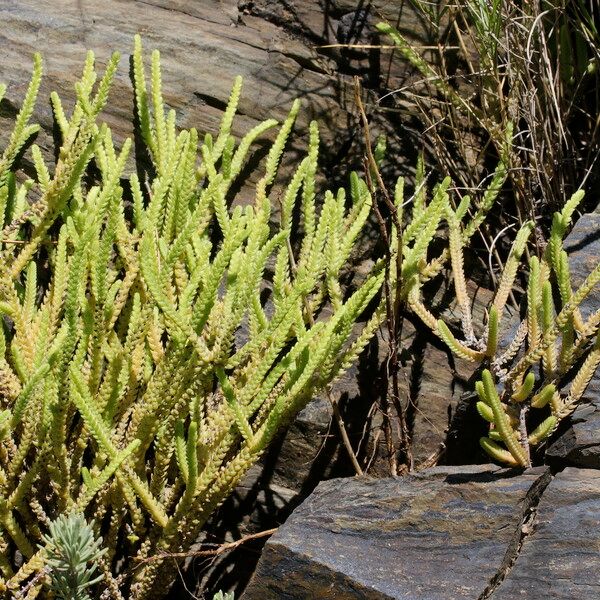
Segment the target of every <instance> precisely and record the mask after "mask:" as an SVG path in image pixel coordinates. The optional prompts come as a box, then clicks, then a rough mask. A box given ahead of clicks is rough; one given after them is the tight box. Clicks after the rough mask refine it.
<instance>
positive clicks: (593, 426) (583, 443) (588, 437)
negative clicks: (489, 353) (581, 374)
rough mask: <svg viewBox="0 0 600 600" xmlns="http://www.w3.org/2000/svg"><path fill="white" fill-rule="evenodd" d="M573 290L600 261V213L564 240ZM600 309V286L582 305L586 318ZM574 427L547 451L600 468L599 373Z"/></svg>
mask: <svg viewBox="0 0 600 600" xmlns="http://www.w3.org/2000/svg"><path fill="white" fill-rule="evenodd" d="M564 246H565V250H566V251H567V252H568V254H569V266H570V270H571V278H572V280H573V289H577V288H578V287H579V286H580V285H581V284H582V283H583V281H584V280H585V278H586V277H587V276H588V275H589V274H590V272H591V271H592V270H593V269H594V267H595V266H596V265H597V264H598V260H600V214H598V213H591V214H586V215H583V216H582V217H581V218H580V219H579V221H577V223H576V224H575V227H573V230H572V231H571V233H570V234H569V235H568V236H567V239H566V240H565V244H564ZM598 309H600V286H596V288H595V289H594V290H592V292H591V294H590V295H589V296H588V297H587V298H586V299H585V300H584V301H583V303H582V305H581V314H582V316H583V317H584V318H585V319H587V318H589V316H590V315H591V314H592V313H594V312H595V311H597V310H598ZM571 424H572V426H571V427H570V428H569V429H568V430H567V431H566V432H565V433H564V434H563V435H562V436H561V437H560V438H559V439H558V440H557V441H556V442H554V444H552V446H550V447H549V448H548V450H547V451H546V455H547V457H548V458H549V459H550V460H551V461H553V462H556V463H559V464H567V465H574V466H580V467H591V468H594V469H599V468H600V373H598V372H596V374H595V375H594V377H593V378H592V380H591V381H590V383H589V385H588V388H587V390H586V392H585V394H584V397H583V398H582V401H581V404H580V406H579V407H578V408H577V409H576V410H575V412H574V413H573V415H572V417H571Z"/></svg>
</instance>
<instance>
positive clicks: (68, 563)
mask: <svg viewBox="0 0 600 600" xmlns="http://www.w3.org/2000/svg"><path fill="white" fill-rule="evenodd" d="M49 530H50V533H49V534H47V535H44V536H42V537H43V540H44V542H45V546H44V547H43V549H42V552H43V554H44V555H45V556H44V561H45V563H46V566H47V568H48V573H49V579H50V589H51V590H52V591H53V592H54V594H55V595H56V598H57V599H58V600H89V598H90V596H89V595H88V593H87V592H86V590H87V588H89V587H91V586H92V585H94V584H95V583H98V582H99V581H100V580H101V579H102V575H99V576H97V577H94V574H95V573H96V571H97V569H98V565H97V561H98V560H99V559H100V558H101V557H102V555H103V554H104V553H105V552H106V548H104V549H101V547H100V546H101V544H102V539H101V538H99V539H95V538H94V531H93V529H92V527H91V526H90V525H88V523H86V521H85V518H84V517H83V515H81V514H79V513H71V514H69V515H65V514H63V515H59V516H58V518H57V519H56V520H55V521H52V522H51V523H50V525H49Z"/></svg>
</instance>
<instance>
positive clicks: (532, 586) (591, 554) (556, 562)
mask: <svg viewBox="0 0 600 600" xmlns="http://www.w3.org/2000/svg"><path fill="white" fill-rule="evenodd" d="M599 549H600V472H599V471H596V470H592V469H575V468H567V469H565V470H564V471H563V472H562V473H559V474H558V475H557V476H556V477H555V478H554V479H553V480H552V481H551V482H550V485H549V486H548V487H547V488H546V490H545V491H544V493H543V495H542V498H541V500H540V503H539V505H538V508H537V515H536V519H535V521H534V523H533V528H532V532H531V533H530V534H529V535H528V536H527V537H526V538H525V539H524V541H523V545H522V547H521V550H520V552H519V553H518V557H517V560H516V562H515V564H514V566H513V567H512V569H511V570H510V572H509V573H508V574H507V576H506V578H505V580H504V581H503V582H502V584H501V585H500V586H499V587H498V590H497V591H496V593H494V594H493V595H492V596H491V597H492V599H493V600H516V599H518V598H526V599H527V600H537V599H538V598H539V599H540V600H546V599H547V600H550V599H558V598H560V599H562V600H579V599H581V600H591V599H592V598H599V597H600V579H599V578H598V572H599V570H600V552H599Z"/></svg>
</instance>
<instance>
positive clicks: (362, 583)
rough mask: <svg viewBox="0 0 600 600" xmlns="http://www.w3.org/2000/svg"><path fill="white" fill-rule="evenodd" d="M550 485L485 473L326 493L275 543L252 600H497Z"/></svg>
mask: <svg viewBox="0 0 600 600" xmlns="http://www.w3.org/2000/svg"><path fill="white" fill-rule="evenodd" d="M549 480H550V473H549V471H548V470H547V469H545V468H543V467H542V468H537V469H532V470H530V471H528V472H527V473H525V474H523V475H520V476H516V477H515V476H514V472H512V471H510V470H506V469H500V468H499V467H495V466H493V465H477V466H469V467H437V468H434V469H429V470H427V471H423V472H422V473H419V474H415V475H410V476H406V477H403V478H392V479H379V480H369V479H343V480H340V479H337V480H331V481H328V482H324V483H321V484H320V485H319V486H318V487H317V489H316V490H315V492H314V493H313V494H312V495H311V496H310V497H309V498H308V499H307V500H306V501H305V502H304V504H302V505H301V506H300V507H299V508H298V509H296V511H295V512H294V513H293V514H292V516H291V517H290V518H289V519H288V521H287V522H286V523H285V525H283V526H282V527H280V529H279V531H278V532H277V533H276V534H275V535H274V536H273V537H272V538H271V539H270V540H269V542H268V543H267V545H266V546H265V549H264V551H263V555H262V558H261V560H260V562H259V565H258V568H257V571H256V573H255V575H254V578H253V580H252V581H251V583H250V586H249V587H248V588H247V590H246V593H245V594H244V596H243V598H244V600H255V599H256V600H259V599H260V600H270V599H273V600H275V599H281V598H288V599H292V598H293V599H298V600H300V599H307V600H308V599H309V598H310V599H313V598H320V599H328V598H331V599H333V598H344V599H350V598H357V599H358V598H367V599H373V600H375V599H387V598H398V599H403V600H421V599H423V600H426V599H427V600H453V599H457V600H458V599H463V598H464V599H468V600H475V599H476V598H480V597H481V598H483V597H489V594H491V593H494V590H495V589H496V588H497V585H498V582H499V581H501V580H502V578H503V576H504V574H505V573H506V571H507V570H508V569H509V567H510V564H511V563H512V562H513V560H514V558H515V556H517V553H518V550H519V547H520V545H521V542H522V538H523V535H524V534H523V531H524V529H525V530H526V525H527V523H528V522H529V521H530V516H531V514H532V513H533V512H534V511H535V507H536V505H537V502H538V499H539V496H540V494H541V493H542V492H543V490H544V487H545V486H546V485H547V484H548V482H549ZM524 526H525V527H524ZM517 562H518V561H517ZM498 589H499V588H498ZM484 594H486V596H484ZM527 598H529V600H532V599H533V598H534V597H533V596H527Z"/></svg>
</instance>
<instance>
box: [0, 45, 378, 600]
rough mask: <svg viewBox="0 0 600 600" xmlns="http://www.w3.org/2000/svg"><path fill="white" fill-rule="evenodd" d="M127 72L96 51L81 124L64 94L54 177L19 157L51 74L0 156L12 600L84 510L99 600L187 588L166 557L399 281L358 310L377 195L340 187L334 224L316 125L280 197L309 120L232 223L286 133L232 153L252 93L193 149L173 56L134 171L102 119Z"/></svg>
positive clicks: (349, 347)
mask: <svg viewBox="0 0 600 600" xmlns="http://www.w3.org/2000/svg"><path fill="white" fill-rule="evenodd" d="M118 61H119V57H118V55H114V56H113V57H112V58H111V60H110V61H109V63H108V65H107V68H106V71H105V73H104V75H103V76H102V77H101V78H98V75H97V74H96V71H95V69H94V57H93V54H91V53H89V54H88V57H87V60H86V62H85V66H84V70H83V75H82V78H81V80H80V81H79V82H78V83H77V84H76V86H75V91H76V102H75V106H74V107H73V109H72V111H71V112H70V113H68V112H67V111H66V109H65V107H64V106H63V104H62V103H61V101H60V99H59V97H58V95H56V94H55V93H54V94H52V96H51V100H52V107H53V110H54V116H55V119H56V123H57V126H58V130H59V132H60V136H61V146H60V149H59V152H58V155H57V156H58V159H57V161H56V163H55V164H53V165H48V164H47V163H46V161H45V160H44V157H43V154H42V152H41V150H40V148H38V147H37V146H36V145H35V144H34V145H32V146H31V148H30V150H28V152H30V155H31V159H32V162H33V165H34V167H35V175H34V177H33V178H31V179H25V180H21V179H17V177H16V176H15V172H16V169H17V167H18V165H17V164H16V163H15V160H16V159H17V158H18V156H19V154H20V153H21V152H22V151H23V150H25V149H26V148H27V144H28V143H29V141H30V137H31V135H32V134H33V133H34V132H35V131H36V129H37V126H34V125H29V119H30V117H31V115H32V111H33V106H34V102H35V98H36V95H37V91H38V88H39V83H40V79H41V74H42V64H41V59H40V58H39V57H37V56H36V58H35V63H34V74H33V78H32V82H31V85H30V87H29V90H28V92H27V95H26V98H25V101H24V103H23V107H22V109H21V111H20V113H19V114H18V116H17V119H16V124H15V129H14V131H13V134H12V136H11V137H10V140H9V142H8V145H7V147H6V148H5V150H4V153H3V155H2V158H1V159H0V316H1V317H0V318H1V319H2V321H1V323H0V572H1V577H0V587H1V588H2V589H3V590H7V589H8V590H12V591H15V590H18V589H22V588H23V587H24V586H27V585H28V584H32V581H34V579H35V576H36V573H39V572H41V570H43V569H45V568H46V567H47V566H48V557H47V554H46V553H45V552H44V551H40V550H36V545H37V544H40V543H41V542H42V541H43V540H44V533H43V532H44V531H47V529H48V527H50V522H51V521H52V520H54V519H56V518H58V517H59V515H61V514H70V513H74V512H75V513H79V514H84V515H85V516H86V518H89V519H90V520H91V521H93V523H94V526H93V527H94V532H95V534H96V535H98V536H99V535H101V536H102V539H103V542H102V545H103V548H104V549H105V551H106V552H105V554H104V556H103V557H102V563H103V564H104V565H108V568H107V569H103V574H104V575H105V582H104V585H105V586H108V588H109V589H110V590H111V593H112V594H113V595H114V596H115V597H118V595H119V594H121V593H123V594H124V595H125V596H126V597H128V598H130V599H131V600H143V599H145V598H150V597H155V596H156V595H157V594H160V593H162V592H163V591H164V590H165V586H166V585H167V584H168V583H169V582H170V581H171V580H172V578H173V574H172V568H171V566H170V562H169V561H168V560H167V559H166V558H165V556H166V555H167V554H168V553H169V552H181V551H186V550H187V549H189V548H190V546H191V544H192V543H193V542H194V541H195V540H196V539H197V536H198V534H199V532H200V530H201V529H202V527H203V525H204V524H205V523H206V521H207V519H208V518H209V517H210V515H211V514H212V513H213V511H214V510H215V508H216V507H217V506H218V505H219V504H220V503H221V502H222V501H223V500H224V499H225V498H226V497H227V495H228V494H229V493H230V492H231V491H232V489H233V488H234V487H235V485H236V484H237V482H238V481H239V480H240V478H241V477H242V476H243V475H244V474H245V473H246V471H247V470H248V469H249V467H250V466H251V465H252V464H254V463H255V462H256V461H257V460H258V458H259V457H260V456H261V454H262V453H263V451H264V450H265V448H266V447H267V446H268V444H269V443H270V442H271V440H272V439H273V438H274V436H275V435H276V433H277V432H278V431H279V430H280V429H281V427H283V426H284V425H285V424H286V423H288V422H289V421H290V420H291V419H292V418H293V417H294V415H295V414H296V413H297V412H298V411H299V410H300V409H301V408H302V407H303V406H304V405H305V404H306V403H307V402H308V401H309V400H310V399H311V398H312V397H313V396H314V394H315V393H317V392H318V391H319V390H323V389H324V388H325V387H326V386H327V385H328V384H330V383H331V382H332V381H333V380H334V379H335V377H337V376H338V375H339V374H340V373H341V372H342V371H343V370H344V369H346V368H347V367H348V366H349V365H350V364H351V362H352V361H353V360H354V359H355V358H356V356H357V355H358V354H359V353H360V352H361V350H362V349H363V347H364V346H365V344H366V343H367V342H368V340H369V339H370V337H371V336H372V334H373V332H374V331H375V329H376V328H377V326H378V324H379V322H380V317H381V311H376V312H375V315H374V316H373V317H372V318H370V319H369V320H367V321H366V322H365V323H364V324H363V326H362V327H361V326H359V325H357V320H358V319H359V318H360V317H361V315H362V314H363V312H364V310H365V308H366V306H367V305H368V304H369V303H370V301H371V300H372V299H373V298H374V297H375V296H376V295H377V293H378V291H379V289H380V287H381V283H382V280H383V275H384V272H383V268H382V264H381V263H378V264H377V265H376V266H375V268H374V270H373V271H372V273H371V274H369V275H368V276H367V277H366V278H365V279H364V280H363V281H362V282H361V284H360V286H359V287H358V289H356V290H355V291H354V292H352V293H351V292H349V291H347V290H345V288H344V287H343V286H342V283H341V281H340V278H341V274H342V270H343V269H344V266H345V265H346V263H347V261H348V258H349V256H350V255H351V253H352V250H353V248H354V244H355V240H356V238H357V236H358V235H359V233H360V231H361V229H362V228H363V226H364V224H365V222H366V220H367V218H368V216H369V214H370V210H371V197H370V194H369V192H368V190H367V186H366V185H365V183H364V182H363V181H361V180H360V179H359V178H358V177H357V176H356V175H354V176H353V177H352V179H351V186H350V194H349V196H348V197H347V195H346V193H345V191H344V190H339V191H337V192H336V193H333V192H331V191H326V192H325V194H324V198H323V200H322V201H321V202H319V204H320V206H321V208H320V210H319V209H318V203H317V198H316V190H315V174H316V172H317V168H318V164H317V163H318V153H319V132H318V128H317V125H316V123H312V124H311V125H310V140H309V144H308V152H307V155H306V156H305V157H304V158H303V159H302V160H301V161H300V162H299V164H297V165H296V168H295V170H294V171H293V173H292V174H291V176H290V177H289V178H288V180H287V183H286V184H285V185H284V186H283V188H282V189H281V190H279V191H272V187H273V184H274V182H275V180H276V177H277V175H278V169H279V164H280V159H281V156H282V153H283V151H284V147H285V145H286V140H287V139H288V136H289V135H290V132H291V131H292V128H293V125H294V121H295V119H296V115H297V113H298V110H299V104H298V103H297V102H296V103H294V104H293V106H292V109H291V111H290V114H289V116H288V117H287V119H286V120H285V121H284V122H283V123H282V124H281V125H280V126H279V129H278V130H277V133H276V135H275V137H274V141H273V143H272V145H271V148H270V151H269V153H268V156H267V158H266V161H265V164H264V171H263V173H262V176H261V177H260V178H259V179H258V182H257V183H256V185H255V194H254V199H253V201H252V202H251V203H246V204H245V205H242V204H241V203H237V205H235V206H232V196H233V194H234V192H233V190H234V189H235V186H236V184H237V183H238V181H239V180H240V177H241V176H242V175H241V174H242V171H243V168H244V166H245V165H246V159H247V156H248V153H249V151H250V149H251V147H252V144H253V142H254V141H255V140H256V139H257V138H258V137H260V136H263V135H264V134H265V133H266V132H267V131H268V130H273V129H275V128H276V127H277V125H278V123H277V122H276V121H275V120H272V119H270V120H268V121H265V122H264V123H261V124H259V125H257V126H256V127H254V128H253V129H252V130H251V131H250V132H248V133H247V134H246V135H245V136H244V137H243V138H242V140H241V141H239V142H238V141H237V140H235V139H234V137H233V136H232V135H231V127H232V121H233V119H234V116H235V113H236V107H237V105H238V101H239V98H240V92H241V87H242V82H241V79H237V80H236V81H235V84H234V87H233V91H232V93H231V97H230V100H229V104H228V106H227V109H226V110H225V113H224V115H223V119H222V122H221V127H220V130H219V132H218V134H217V135H216V137H214V138H213V137H212V136H211V135H209V134H207V135H206V136H204V138H203V140H200V139H199V136H198V133H197V132H196V131H195V130H194V129H189V130H181V131H177V129H176V126H175V112H174V111H173V110H166V109H165V107H164V103H163V97H162V91H161V75H160V57H159V54H158V52H156V51H155V52H154V53H153V54H152V66H151V76H150V79H151V84H150V87H149V89H148V87H147V85H146V73H145V69H144V63H143V56H142V48H141V42H140V39H139V37H138V38H136V42H135V52H134V56H133V73H134V80H135V86H134V87H135V99H136V108H137V117H138V120H139V127H140V131H141V136H142V138H143V141H144V143H145V145H146V149H147V152H148V155H149V157H150V161H151V165H149V166H148V169H147V172H146V173H145V174H144V176H143V177H140V176H139V175H138V174H137V173H131V174H129V173H128V171H127V165H128V157H129V153H130V150H131V140H129V139H127V140H125V142H123V144H122V145H121V148H120V149H118V148H117V147H116V145H115V143H114V142H113V139H112V135H111V132H110V130H109V128H108V127H107V126H106V125H105V124H103V123H98V115H99V113H100V111H101V110H102V108H103V107H104V106H105V104H106V102H107V98H108V92H109V88H110V85H111V80H112V78H113V75H114V73H115V71H116V69H117V65H118ZM98 79H99V80H98ZM92 167H93V168H92ZM273 198H277V199H278V200H279V203H278V204H275V203H274V200H273ZM274 205H275V206H277V208H278V214H275V213H274V210H273V208H274ZM297 222H299V227H298V225H296V223H297ZM293 234H294V235H293ZM18 557H22V559H23V562H22V564H21V563H20V562H19V560H18ZM50 566H52V564H50ZM107 571H108V572H107ZM111 571H112V574H111ZM119 587H120V590H119ZM39 589H40V586H39V585H37V584H36V585H33V584H32V585H31V588H30V590H29V592H28V597H30V598H33V597H35V593H36V591H39Z"/></svg>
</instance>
